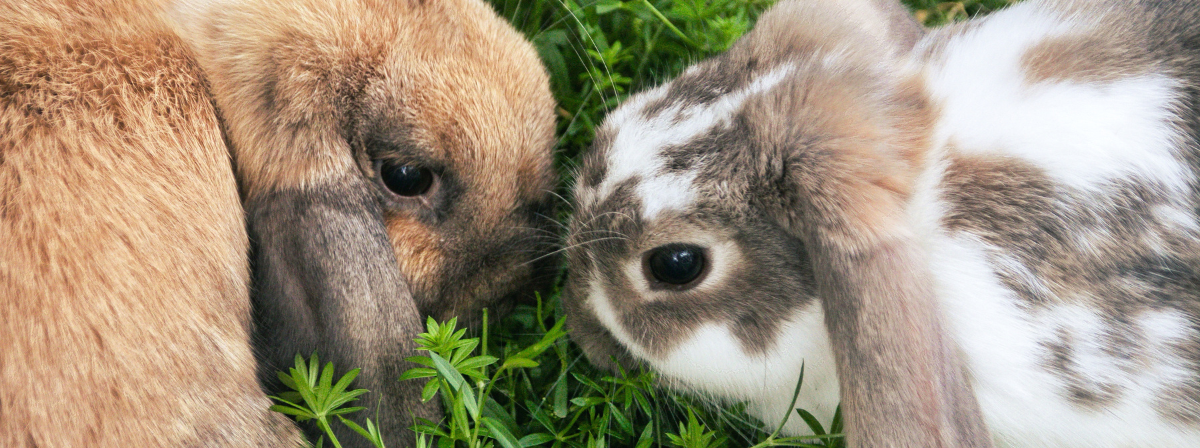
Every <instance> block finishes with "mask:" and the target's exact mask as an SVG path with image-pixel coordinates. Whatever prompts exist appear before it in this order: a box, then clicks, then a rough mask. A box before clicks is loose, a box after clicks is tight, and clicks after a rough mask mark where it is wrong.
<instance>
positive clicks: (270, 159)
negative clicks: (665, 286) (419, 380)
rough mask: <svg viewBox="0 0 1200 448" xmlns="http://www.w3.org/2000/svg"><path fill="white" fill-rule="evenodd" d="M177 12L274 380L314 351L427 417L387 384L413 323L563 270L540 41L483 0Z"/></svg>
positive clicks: (471, 310)
mask: <svg viewBox="0 0 1200 448" xmlns="http://www.w3.org/2000/svg"><path fill="white" fill-rule="evenodd" d="M172 14H173V17H174V19H175V21H176V22H177V23H178V24H179V26H180V28H181V33H182V34H183V35H184V36H185V38H186V40H187V41H189V42H190V43H191V45H192V46H193V47H194V48H195V49H196V51H197V55H198V57H197V58H198V60H199V62H200V64H201V65H202V66H203V68H204V70H205V72H206V74H207V76H208V78H209V82H210V83H211V91H212V94H213V97H214V98H215V100H216V103H217V106H218V108H219V110H220V113H221V114H222V118H223V122H224V124H225V128H226V132H227V138H228V140H229V142H230V146H231V147H232V154H233V157H234V162H235V165H236V167H237V175H238V180H239V182H240V186H241V189H242V196H243V201H244V204H245V207H246V213H247V218H248V225H249V228H250V237H251V239H252V240H253V244H254V249H255V253H254V255H253V262H254V289H255V291H254V292H255V294H254V295H255V312H256V320H257V324H258V327H259V328H258V333H259V335H258V336H259V339H260V340H259V341H257V343H258V344H259V351H260V357H261V358H262V359H263V360H264V361H265V362H264V366H263V367H262V370H263V372H262V373H263V376H264V377H265V378H267V379H268V381H270V379H271V378H274V374H273V373H274V369H278V368H281V367H284V366H285V365H286V364H285V363H290V359H291V357H292V356H293V355H295V353H297V352H300V353H304V354H308V353H310V352H311V351H312V350H314V349H315V350H318V351H320V352H321V353H322V354H323V355H325V356H333V357H335V358H334V359H333V360H334V361H335V362H336V363H337V364H338V365H339V366H344V367H345V368H351V367H361V368H362V369H363V376H361V377H360V379H359V384H360V386H361V387H364V388H367V389H371V390H372V391H375V390H383V392H384V394H385V395H386V398H387V400H386V401H385V403H384V404H385V410H384V412H383V413H381V415H384V414H388V415H390V417H389V418H390V419H392V421H390V422H385V423H390V424H389V425H386V426H397V427H400V428H404V427H407V426H408V424H410V423H411V421H412V420H411V419H410V418H409V415H408V413H409V412H418V414H417V415H420V416H424V417H428V418H433V416H432V415H430V414H428V413H427V414H419V412H420V411H411V410H412V409H417V408H419V406H417V403H418V399H417V398H418V397H419V387H418V386H415V385H406V384H400V383H396V381H395V378H396V377H397V376H398V375H399V374H400V373H401V372H402V366H404V365H406V363H404V362H403V361H402V360H403V358H404V357H405V356H409V355H410V353H409V349H410V348H411V347H412V344H413V342H412V339H413V337H414V336H415V335H416V334H417V333H418V331H419V330H420V329H421V326H422V325H421V324H422V317H423V316H432V317H434V318H437V319H441V320H444V319H448V318H450V317H456V316H457V317H459V318H460V321H462V320H466V321H467V322H473V321H475V320H476V319H477V318H478V317H479V315H480V313H479V310H480V309H481V308H484V307H489V308H491V309H492V310H493V311H500V312H503V311H504V309H505V308H507V307H509V306H510V305H511V304H512V303H513V301H514V299H518V298H520V296H528V295H531V294H532V292H533V291H534V290H536V289H537V287H538V286H539V285H545V284H548V283H549V282H550V281H551V280H552V279H553V276H554V272H555V269H554V268H555V267H556V266H555V265H556V263H555V262H554V260H553V259H552V258H551V257H549V256H548V254H550V253H552V249H553V246H555V245H556V241H555V238H554V235H553V232H552V231H551V229H550V226H551V225H552V224H553V212H552V210H553V200H552V197H553V196H552V195H553V193H552V189H553V188H554V187H555V184H556V181H557V175H556V173H555V171H554V168H553V163H552V162H553V156H552V145H553V143H554V141H553V137H554V136H553V133H554V115H553V107H554V105H553V98H552V97H551V94H550V91H549V86H548V78H547V75H546V73H545V70H544V69H543V68H542V65H541V63H540V61H539V60H538V57H537V54H536V53H535V51H534V50H533V47H532V46H531V45H530V44H529V43H528V42H527V41H526V40H525V39H524V38H523V37H522V36H521V35H520V34H519V33H518V32H516V31H515V30H514V29H513V28H512V27H511V26H509V25H508V24H507V23H505V22H504V21H503V20H501V19H500V18H499V17H497V16H496V14H495V13H494V12H493V11H492V10H491V9H490V7H489V6H488V5H487V4H485V3H483V2H482V1H479V0H424V1H419V0H395V1H385V0H298V1H297V0H266V1H242V0H196V1H194V2H188V0H183V3H182V4H179V5H176V6H175V7H174V9H173V11H172ZM368 374H369V375H371V377H370V378H367V376H368ZM393 389H395V390H393ZM388 407H390V408H391V409H393V410H395V411H394V412H393V411H388V410H387V408H388ZM368 414H371V415H374V412H368ZM435 419H436V418H435Z"/></svg>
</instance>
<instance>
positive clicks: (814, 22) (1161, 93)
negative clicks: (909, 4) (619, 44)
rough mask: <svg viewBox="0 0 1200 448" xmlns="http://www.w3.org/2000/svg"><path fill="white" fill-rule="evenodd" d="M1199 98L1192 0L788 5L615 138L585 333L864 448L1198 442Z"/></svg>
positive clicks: (581, 259)
mask: <svg viewBox="0 0 1200 448" xmlns="http://www.w3.org/2000/svg"><path fill="white" fill-rule="evenodd" d="M863 11H868V12H869V13H863ZM1198 95H1200V3H1198V2H1193V1H1182V0H1178V1H1172V0H1160V1H1151V0H1145V1H1141V0H1130V1H1116V0H1114V1H1085V0H1078V1H1072V0H1057V1H1055V0H1047V1H1040V0H1030V1H1026V2H1022V3H1019V4H1016V5H1015V6H1012V7H1010V8H1008V9H1005V10H1002V11H999V12H996V13H994V14H992V15H989V16H987V17H985V18H982V19H977V20H973V21H970V22H966V23H962V24H959V25H954V26H949V27H946V28H942V29H938V30H934V31H931V32H929V33H927V34H926V33H925V32H924V31H923V30H922V29H921V28H920V27H919V26H918V25H917V24H916V23H915V22H914V21H912V19H911V18H909V17H908V16H907V11H905V10H904V9H903V7H902V6H900V5H899V4H898V3H893V2H891V1H890V0H828V1H784V2H781V3H780V4H779V5H777V6H776V7H774V8H773V9H772V10H771V11H769V12H767V13H766V14H765V15H763V17H762V18H761V20H760V21H759V23H758V25H757V26H756V28H755V29H754V30H753V31H752V32H751V33H749V34H748V35H747V36H746V37H744V38H743V39H742V40H741V41H739V42H738V43H737V44H735V45H734V46H733V47H732V48H731V49H730V50H729V51H728V52H726V53H725V54H722V55H720V56H718V57H715V58H713V59H710V60H707V61H703V62H701V63H699V64H696V65H695V66H693V67H691V68H689V69H688V70H687V71H685V72H684V73H683V74H682V75H681V76H679V77H678V78H677V79H675V80H673V81H671V82H669V83H667V84H665V85H662V86H660V87H657V88H655V89H652V90H649V91H646V92H644V93H641V94H639V95H637V96H634V97H633V98H631V99H630V100H629V101H628V102H626V103H625V104H624V105H622V106H621V107H620V108H618V109H617V110H616V111H614V112H613V113H612V114H611V115H610V117H608V118H607V120H606V122H605V123H604V125H603V126H602V127H601V128H600V130H599V132H598V135H597V139H596V143H595V145H594V148H593V150H592V151H591V152H590V153H589V154H588V155H587V157H586V160H585V161H584V163H583V166H582V167H581V170H580V172H579V177H578V181H577V185H576V189H575V200H576V207H577V212H576V215H575V217H574V218H573V221H572V223H571V233H570V237H569V242H568V243H569V247H571V249H570V251H569V255H568V256H569V260H570V265H569V272H570V278H569V280H568V283H567V289H566V291H565V293H564V295H563V300H564V303H565V305H566V307H567V311H568V317H569V319H570V328H571V331H572V335H573V338H574V340H575V341H576V342H578V343H579V344H580V345H581V346H582V348H583V349H584V351H585V353H586V354H587V355H588V357H589V358H590V359H591V360H592V361H593V362H594V363H597V364H600V365H604V366H610V365H611V364H612V362H613V361H615V362H617V363H621V364H626V365H633V364H639V363H640V364H645V365H648V366H650V367H652V368H653V369H655V370H657V371H659V372H661V373H662V375H663V376H664V378H665V379H666V380H667V381H668V382H669V383H671V384H673V385H675V386H677V387H682V388H687V389H691V390H696V391H702V392H704V393H707V394H711V395H716V396H718V397H722V398H724V399H727V400H731V401H746V402H748V403H749V408H748V409H749V410H750V412H752V413H753V414H755V415H757V416H759V417H760V418H762V419H763V421H764V422H766V423H767V424H773V423H774V422H778V421H780V419H782V418H783V416H784V415H785V413H787V412H790V410H789V408H788V404H789V403H790V402H791V399H792V391H793V389H794V387H795V384H796V380H797V377H798V376H799V373H800V369H801V365H803V366H804V372H805V374H804V383H803V387H802V389H801V390H800V395H799V398H798V400H797V407H801V408H804V409H807V410H809V411H811V412H813V414H815V415H816V416H817V417H818V418H820V419H822V420H824V421H828V420H829V419H830V418H831V417H832V415H833V412H834V409H835V407H836V406H837V405H838V403H839V400H840V401H841V402H842V404H843V410H844V413H845V417H846V425H847V426H846V429H847V433H848V436H849V438H850V443H851V445H852V446H935V445H940V446H989V445H992V444H993V443H994V444H997V445H1004V446H1200V220H1198V218H1200V216H1198V212H1197V210H1198V208H1197V207H1200V183H1198V182H1197V181H1198V177H1197V174H1198V170H1200V118H1198V108H1200V106H1198V104H1197V101H1198V99H1200V96H1198ZM786 431H787V432H788V433H791V434H805V433H806V432H807V429H806V428H805V425H804V423H803V421H802V420H801V419H798V418H793V419H791V420H790V422H789V423H788V426H787V428H786Z"/></svg>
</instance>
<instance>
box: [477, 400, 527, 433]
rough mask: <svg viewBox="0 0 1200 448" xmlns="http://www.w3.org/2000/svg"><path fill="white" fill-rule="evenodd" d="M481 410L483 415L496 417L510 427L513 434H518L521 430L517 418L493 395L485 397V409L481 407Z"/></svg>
mask: <svg viewBox="0 0 1200 448" xmlns="http://www.w3.org/2000/svg"><path fill="white" fill-rule="evenodd" d="M481 412H482V415H483V416H485V417H491V418H494V419H496V421H499V422H500V423H503V424H504V427H505V428H508V431H509V432H511V433H513V434H516V433H517V432H519V431H520V429H518V428H519V427H518V426H517V420H516V419H514V418H513V416H512V415H511V414H509V413H508V410H507V409H504V406H501V405H500V403H498V402H497V401H496V399H494V398H492V397H487V398H486V399H484V401H483V409H481Z"/></svg>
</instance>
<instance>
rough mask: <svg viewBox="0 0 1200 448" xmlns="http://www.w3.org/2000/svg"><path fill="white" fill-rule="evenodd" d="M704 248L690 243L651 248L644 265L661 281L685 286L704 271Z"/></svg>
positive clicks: (655, 278)
mask: <svg viewBox="0 0 1200 448" xmlns="http://www.w3.org/2000/svg"><path fill="white" fill-rule="evenodd" d="M704 258H705V256H704V249H703V248H701V247H699V246H693V245H690V244H668V245H665V246H660V247H657V248H655V249H654V250H651V251H650V253H649V255H648V256H647V257H646V259H645V262H644V266H645V267H646V269H647V270H648V271H650V272H649V274H650V276H652V277H653V278H654V280H657V281H658V282H660V283H665V284H667V285H673V286H677V287H678V286H685V285H688V284H690V283H692V282H695V281H696V279H698V278H700V276H701V275H702V274H703V273H704V268H705V259H704Z"/></svg>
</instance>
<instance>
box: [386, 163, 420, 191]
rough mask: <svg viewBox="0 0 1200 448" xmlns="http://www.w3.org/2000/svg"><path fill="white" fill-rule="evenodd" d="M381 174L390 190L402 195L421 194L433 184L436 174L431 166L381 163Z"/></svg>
mask: <svg viewBox="0 0 1200 448" xmlns="http://www.w3.org/2000/svg"><path fill="white" fill-rule="evenodd" d="M379 176H380V178H382V179H383V184H384V185H386V186H387V188H388V189H389V190H392V192H393V193H396V194H398V195H400V196H420V195H423V194H425V193H426V192H427V191H429V187H430V186H431V185H433V177H434V174H433V172H432V171H430V170H429V168H424V167H421V166H417V165H411V164H409V165H392V164H389V163H387V162H384V163H382V164H380V167H379Z"/></svg>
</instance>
